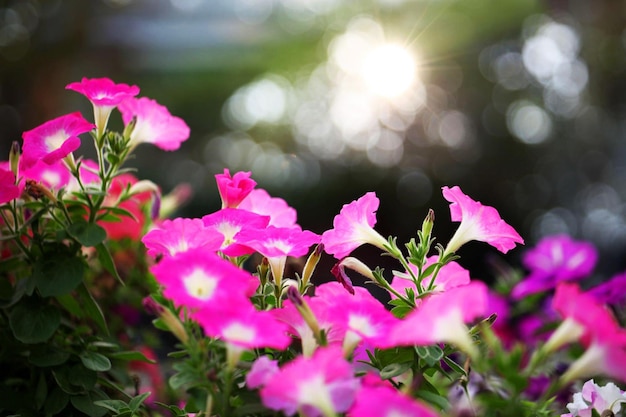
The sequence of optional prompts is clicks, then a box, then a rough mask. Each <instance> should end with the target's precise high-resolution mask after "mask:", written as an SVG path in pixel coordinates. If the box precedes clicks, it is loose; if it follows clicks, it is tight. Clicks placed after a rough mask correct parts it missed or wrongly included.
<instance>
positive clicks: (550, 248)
mask: <svg viewBox="0 0 626 417" xmlns="http://www.w3.org/2000/svg"><path fill="white" fill-rule="evenodd" d="M597 260H598V252H597V250H596V248H595V247H594V246H593V245H592V244H591V243H589V242H583V241H576V240H573V239H572V238H571V237H569V236H567V235H557V236H548V237H546V238H543V239H542V240H541V241H540V242H539V243H538V244H537V246H535V247H534V248H533V249H531V250H529V251H528V252H526V253H525V254H524V257H523V259H522V261H523V263H524V266H525V267H526V268H528V269H529V270H530V274H529V275H528V276H527V277H526V278H524V279H523V280H522V281H521V282H520V283H518V284H517V285H516V286H515V288H513V291H512V292H511V296H512V297H513V298H514V299H520V298H522V297H525V296H527V295H530V294H536V293H539V292H543V291H547V290H551V289H553V288H554V287H555V286H556V285H557V284H558V283H559V282H563V281H574V280H579V279H582V278H584V277H586V276H588V275H589V274H590V273H591V271H593V268H594V267H595V265H596V261H597Z"/></svg>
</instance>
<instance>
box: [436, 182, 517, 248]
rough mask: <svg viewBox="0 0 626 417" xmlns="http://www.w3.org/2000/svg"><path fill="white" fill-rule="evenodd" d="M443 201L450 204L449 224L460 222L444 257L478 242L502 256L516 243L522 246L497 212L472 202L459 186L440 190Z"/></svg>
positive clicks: (513, 231)
mask: <svg viewBox="0 0 626 417" xmlns="http://www.w3.org/2000/svg"><path fill="white" fill-rule="evenodd" d="M442 190H443V197H444V198H445V199H446V200H448V201H449V202H450V203H451V204H450V216H451V218H452V221H454V222H461V224H460V225H459V228H458V229H457V230H456V232H455V233H454V235H453V236H452V239H450V242H448V245H447V246H446V249H445V253H446V254H448V253H453V252H456V251H457V250H458V249H459V248H460V247H461V246H463V245H464V244H465V243H467V242H469V241H472V240H478V241H481V242H486V243H488V244H490V245H491V246H493V247H495V248H496V249H498V250H499V251H500V252H502V253H507V252H508V251H509V250H511V249H513V248H514V247H515V244H516V243H521V244H523V243H524V240H523V239H522V237H521V236H520V235H519V234H518V233H517V232H516V231H515V229H513V227H511V226H510V225H509V224H507V223H506V222H505V221H504V220H502V218H501V217H500V214H499V213H498V211H497V210H496V209H495V208H493V207H490V206H485V205H483V204H481V203H480V202H478V201H474V200H472V199H471V198H470V197H468V196H467V195H465V194H463V191H461V189H460V188H459V187H458V186H454V187H452V188H449V187H443V188H442Z"/></svg>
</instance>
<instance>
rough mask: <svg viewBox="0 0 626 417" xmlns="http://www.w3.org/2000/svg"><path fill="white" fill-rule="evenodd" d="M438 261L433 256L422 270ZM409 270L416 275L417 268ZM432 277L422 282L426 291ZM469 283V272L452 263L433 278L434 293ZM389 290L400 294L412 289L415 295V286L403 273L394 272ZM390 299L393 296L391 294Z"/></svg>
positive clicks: (412, 267)
mask: <svg viewBox="0 0 626 417" xmlns="http://www.w3.org/2000/svg"><path fill="white" fill-rule="evenodd" d="M437 260H439V256H436V255H433V256H429V257H428V258H426V263H425V264H424V269H426V268H428V267H429V266H430V265H432V264H434V263H435V262H437ZM409 268H411V270H412V271H413V273H414V274H415V275H417V273H418V271H417V267H416V266H415V265H409ZM432 280H433V278H432V276H429V277H426V278H425V279H424V280H423V281H422V287H423V288H424V289H427V288H428V287H429V286H430V285H431V282H432ZM469 282H470V274H469V271H468V270H467V269H465V268H463V267H462V266H461V265H459V264H458V262H455V261H452V262H448V263H447V264H445V265H444V266H443V267H441V269H440V270H439V273H438V274H437V276H436V277H435V283H434V285H435V287H434V291H436V292H443V291H447V290H449V289H450V288H454V287H460V286H461V285H467V284H469ZM391 288H393V289H394V290H396V291H397V292H398V293H400V294H404V293H405V289H407V288H413V291H414V292H415V294H417V290H416V289H415V284H413V280H412V279H411V277H409V276H408V274H407V273H405V272H397V271H394V275H393V279H392V281H391ZM391 297H392V298H394V297H395V296H394V295H393V294H391Z"/></svg>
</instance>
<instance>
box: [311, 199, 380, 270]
mask: <svg viewBox="0 0 626 417" xmlns="http://www.w3.org/2000/svg"><path fill="white" fill-rule="evenodd" d="M379 203H380V202H379V200H378V197H376V194H375V193H374V192H368V193H366V194H365V195H364V196H362V197H361V198H359V199H358V200H355V201H353V202H351V203H349V204H344V206H343V208H342V209H341V211H340V212H339V214H338V215H336V216H335V219H334V220H333V228H332V229H330V230H327V231H325V232H324V233H323V234H322V243H323V244H324V250H325V251H326V252H327V253H329V254H331V255H334V256H335V258H337V259H342V258H344V257H346V256H348V255H349V254H350V252H352V251H353V250H354V249H356V248H358V247H359V246H361V245H363V244H365V243H369V244H372V245H374V246H377V247H378V248H380V249H383V250H384V246H385V245H386V244H387V239H385V238H384V237H382V236H381V235H380V233H378V232H377V231H376V230H374V226H375V225H376V210H378V205H379Z"/></svg>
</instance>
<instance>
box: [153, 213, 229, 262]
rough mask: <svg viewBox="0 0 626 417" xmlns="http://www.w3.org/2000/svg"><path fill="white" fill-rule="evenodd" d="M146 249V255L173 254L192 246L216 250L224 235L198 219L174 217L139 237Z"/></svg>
mask: <svg viewBox="0 0 626 417" xmlns="http://www.w3.org/2000/svg"><path fill="white" fill-rule="evenodd" d="M141 241H142V242H143V244H144V245H146V248H147V249H148V255H150V256H153V257H156V256H158V255H166V256H174V255H176V254H177V253H180V252H185V251H187V250H189V249H193V248H205V249H206V250H207V251H211V252H215V251H217V250H218V249H219V248H220V247H221V245H222V242H223V241H224V236H222V235H221V234H220V233H216V232H214V231H212V230H210V229H209V228H207V227H205V226H204V223H203V222H202V220H200V219H184V218H176V219H174V220H164V221H163V222H162V223H161V224H159V225H158V226H156V227H155V228H154V229H152V230H150V231H149V232H148V233H146V234H145V235H144V237H142V238H141Z"/></svg>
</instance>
